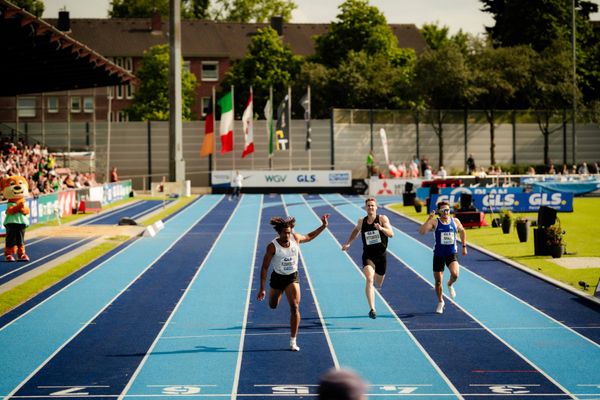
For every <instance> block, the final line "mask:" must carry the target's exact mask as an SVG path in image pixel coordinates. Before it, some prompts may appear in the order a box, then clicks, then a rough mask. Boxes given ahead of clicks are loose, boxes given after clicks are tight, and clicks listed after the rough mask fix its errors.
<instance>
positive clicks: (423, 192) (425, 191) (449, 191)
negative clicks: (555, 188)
mask: <svg viewBox="0 0 600 400" xmlns="http://www.w3.org/2000/svg"><path fill="white" fill-rule="evenodd" d="M461 193H467V194H489V193H502V194H507V193H523V188H522V187H512V186H511V187H501V186H491V187H485V186H484V187H465V186H460V187H454V188H449V187H446V188H441V189H440V193H439V194H443V195H447V196H451V195H458V196H459V197H460V194H461ZM417 197H418V198H420V199H426V198H428V197H429V188H428V187H420V188H418V189H417Z"/></svg>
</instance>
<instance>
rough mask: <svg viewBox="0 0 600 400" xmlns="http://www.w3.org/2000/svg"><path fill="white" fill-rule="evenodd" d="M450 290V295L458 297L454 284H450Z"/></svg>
mask: <svg viewBox="0 0 600 400" xmlns="http://www.w3.org/2000/svg"><path fill="white" fill-rule="evenodd" d="M448 292H450V297H452V298H455V297H456V290H454V286H448Z"/></svg>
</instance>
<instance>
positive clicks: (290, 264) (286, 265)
mask: <svg viewBox="0 0 600 400" xmlns="http://www.w3.org/2000/svg"><path fill="white" fill-rule="evenodd" d="M294 266H295V262H294V259H293V258H287V257H286V258H284V259H283V260H282V261H281V269H282V270H283V271H285V272H289V271H293V270H294Z"/></svg>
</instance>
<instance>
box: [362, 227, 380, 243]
mask: <svg viewBox="0 0 600 400" xmlns="http://www.w3.org/2000/svg"><path fill="white" fill-rule="evenodd" d="M365 242H366V243H367V246H368V245H371V244H377V243H381V236H380V235H379V231H378V230H374V231H366V232H365Z"/></svg>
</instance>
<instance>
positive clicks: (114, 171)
mask: <svg viewBox="0 0 600 400" xmlns="http://www.w3.org/2000/svg"><path fill="white" fill-rule="evenodd" d="M110 181H111V182H119V174H118V172H117V167H112V169H111V171H110Z"/></svg>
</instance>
